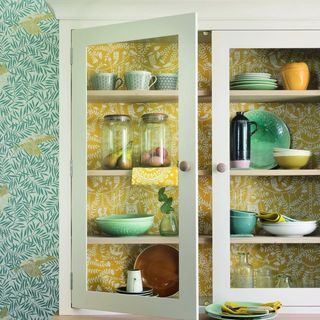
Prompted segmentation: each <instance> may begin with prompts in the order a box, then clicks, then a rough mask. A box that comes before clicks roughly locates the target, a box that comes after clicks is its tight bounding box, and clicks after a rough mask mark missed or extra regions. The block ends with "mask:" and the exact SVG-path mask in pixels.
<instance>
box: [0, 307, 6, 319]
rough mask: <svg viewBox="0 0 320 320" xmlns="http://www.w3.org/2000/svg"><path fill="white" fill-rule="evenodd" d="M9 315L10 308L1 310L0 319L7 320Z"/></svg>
mask: <svg viewBox="0 0 320 320" xmlns="http://www.w3.org/2000/svg"><path fill="white" fill-rule="evenodd" d="M7 315H8V308H7V307H4V308H2V309H0V319H3V318H5V317H6V316H7Z"/></svg>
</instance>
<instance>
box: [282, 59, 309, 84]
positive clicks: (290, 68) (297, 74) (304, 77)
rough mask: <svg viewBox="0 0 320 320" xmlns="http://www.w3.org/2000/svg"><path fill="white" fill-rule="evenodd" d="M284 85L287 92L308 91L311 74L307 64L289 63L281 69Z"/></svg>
mask: <svg viewBox="0 0 320 320" xmlns="http://www.w3.org/2000/svg"><path fill="white" fill-rule="evenodd" d="M281 74H282V79H283V85H284V88H285V89H286V90H306V89H307V87H308V84H309V80H310V72H309V68H308V65H307V64H306V63H305V62H293V63H287V64H286V65H284V66H283V67H282V69H281Z"/></svg>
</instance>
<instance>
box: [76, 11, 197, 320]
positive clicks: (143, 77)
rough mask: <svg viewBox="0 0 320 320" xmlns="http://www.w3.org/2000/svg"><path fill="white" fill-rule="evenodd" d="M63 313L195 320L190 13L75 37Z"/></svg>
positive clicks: (192, 29)
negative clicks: (67, 304) (68, 259)
mask: <svg viewBox="0 0 320 320" xmlns="http://www.w3.org/2000/svg"><path fill="white" fill-rule="evenodd" d="M72 50H73V65H72V162H73V177H72V270H73V289H72V306H73V307H74V308H81V309H96V310H104V311H112V312H121V313H135V314H142V315H143V314H145V315H158V316H164V317H172V318H179V319H190V320H191V319H192V320H194V319H197V317H198V270H197V269H198V252H197V251H198V226H197V219H198V216H197V208H198V203H197V183H198V181H197V179H198V178H197V177H198V166H197V26H196V17H195V15H194V14H187V15H181V16H172V17H168V18H159V19H153V20H146V21H137V22H131V23H123V24H118V25H110V26H103V27H96V28H90V29H79V30H74V31H73V32H72Z"/></svg>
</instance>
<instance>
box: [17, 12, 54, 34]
mask: <svg viewBox="0 0 320 320" xmlns="http://www.w3.org/2000/svg"><path fill="white" fill-rule="evenodd" d="M52 18H53V15H52V14H51V13H34V14H31V15H29V16H27V17H25V18H22V19H21V20H20V21H19V26H20V27H22V28H23V29H25V30H26V31H27V32H28V33H31V34H39V33H41V29H40V26H39V23H40V22H42V21H44V20H49V19H52Z"/></svg>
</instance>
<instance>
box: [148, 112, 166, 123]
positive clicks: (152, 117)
mask: <svg viewBox="0 0 320 320" xmlns="http://www.w3.org/2000/svg"><path fill="white" fill-rule="evenodd" d="M167 119H168V115H167V114H164V113H146V114H144V115H143V116H142V120H143V121H144V122H161V121H164V120H167Z"/></svg>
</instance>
